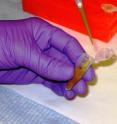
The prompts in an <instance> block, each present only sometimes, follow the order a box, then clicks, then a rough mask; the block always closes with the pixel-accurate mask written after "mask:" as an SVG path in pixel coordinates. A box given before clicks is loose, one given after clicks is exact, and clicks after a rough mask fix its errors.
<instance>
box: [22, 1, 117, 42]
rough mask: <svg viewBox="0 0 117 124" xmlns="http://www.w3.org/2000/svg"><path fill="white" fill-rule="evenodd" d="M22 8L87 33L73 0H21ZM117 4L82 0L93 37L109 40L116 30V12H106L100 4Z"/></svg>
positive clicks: (116, 2) (114, 3)
mask: <svg viewBox="0 0 117 124" xmlns="http://www.w3.org/2000/svg"><path fill="white" fill-rule="evenodd" d="M22 2H23V9H24V11H27V12H29V13H32V14H34V15H36V16H40V17H42V18H45V19H47V20H50V21H53V22H55V23H57V24H60V25H63V26H66V27H68V28H71V29H73V30H76V31H78V32H81V33H84V34H87V31H86V29H85V27H84V24H83V21H82V18H81V15H80V12H79V10H78V8H77V5H76V3H75V0H22ZM104 3H110V4H113V5H115V6H117V0H83V4H84V9H85V12H86V16H87V19H88V23H89V26H90V28H91V32H92V36H93V38H96V39H99V40H101V41H104V42H108V41H110V39H111V38H112V36H113V35H114V34H115V33H116V32H117V12H114V13H106V12H104V11H103V10H102V9H101V5H102V4H104Z"/></svg>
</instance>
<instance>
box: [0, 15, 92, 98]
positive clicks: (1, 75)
mask: <svg viewBox="0 0 117 124" xmlns="http://www.w3.org/2000/svg"><path fill="white" fill-rule="evenodd" d="M84 52H85V51H84V50H83V48H82V47H81V45H80V44H79V43H78V41H77V40H76V39H75V38H73V37H72V36H70V35H68V34H67V33H65V32H64V31H62V30H60V29H59V28H57V27H54V26H52V25H50V24H49V23H47V22H45V21H44V20H42V19H39V18H36V17H32V18H29V19H23V20H16V21H0V83H2V84H12V83H14V84H29V83H41V84H43V85H45V86H47V87H49V88H50V89H51V90H53V91H54V92H55V93H56V94H58V95H60V96H65V97H66V98H67V99H71V98H73V97H75V96H76V95H77V94H84V93H86V91H87V82H88V81H91V80H92V79H93V78H94V71H93V69H92V68H91V67H90V68H89V70H88V71H87V72H86V74H85V75H84V77H83V78H82V79H81V80H80V81H79V82H78V83H77V84H76V85H75V86H74V87H73V89H72V90H71V91H67V90H65V86H66V83H67V81H68V80H69V79H71V78H72V77H73V74H74V66H75V65H76V64H77V63H78V58H79V57H80V55H82V53H84Z"/></svg>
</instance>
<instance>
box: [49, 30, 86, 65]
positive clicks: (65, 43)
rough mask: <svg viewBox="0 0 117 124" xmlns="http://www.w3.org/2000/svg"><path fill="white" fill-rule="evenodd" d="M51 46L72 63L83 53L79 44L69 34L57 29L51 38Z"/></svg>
mask: <svg viewBox="0 0 117 124" xmlns="http://www.w3.org/2000/svg"><path fill="white" fill-rule="evenodd" d="M51 45H52V46H53V47H54V48H56V49H58V50H60V51H61V52H63V53H64V54H65V55H67V56H68V57H69V58H70V60H71V61H72V62H73V63H76V61H77V59H78V57H79V56H80V55H81V54H82V53H84V52H85V51H84V49H83V48H82V46H81V45H80V43H79V42H78V41H77V40H76V39H75V38H74V37H72V36H70V35H69V34H67V33H65V32H64V31H62V30H60V29H57V30H56V31H55V32H54V33H53V35H52V37H51Z"/></svg>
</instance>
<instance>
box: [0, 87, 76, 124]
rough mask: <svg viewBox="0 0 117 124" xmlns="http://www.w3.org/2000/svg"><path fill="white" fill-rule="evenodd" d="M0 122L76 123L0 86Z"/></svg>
mask: <svg viewBox="0 0 117 124" xmlns="http://www.w3.org/2000/svg"><path fill="white" fill-rule="evenodd" d="M0 124H78V123H77V122H75V121H73V120H71V119H69V118H67V117H65V116H64V115H62V114H59V113H57V112H56V111H53V110H51V109H49V108H47V107H45V106H43V105H41V104H38V103H36V102H34V101H32V100H30V99H28V98H26V97H23V96H21V95H19V94H18V93H17V92H15V91H13V90H11V89H8V88H5V87H3V86H0Z"/></svg>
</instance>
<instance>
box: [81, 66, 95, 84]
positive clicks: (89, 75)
mask: <svg viewBox="0 0 117 124" xmlns="http://www.w3.org/2000/svg"><path fill="white" fill-rule="evenodd" d="M94 77H95V72H94V69H93V68H92V67H89V69H88V70H87V71H86V73H85V75H84V76H83V80H85V81H86V82H89V81H92V80H93V79H94Z"/></svg>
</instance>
